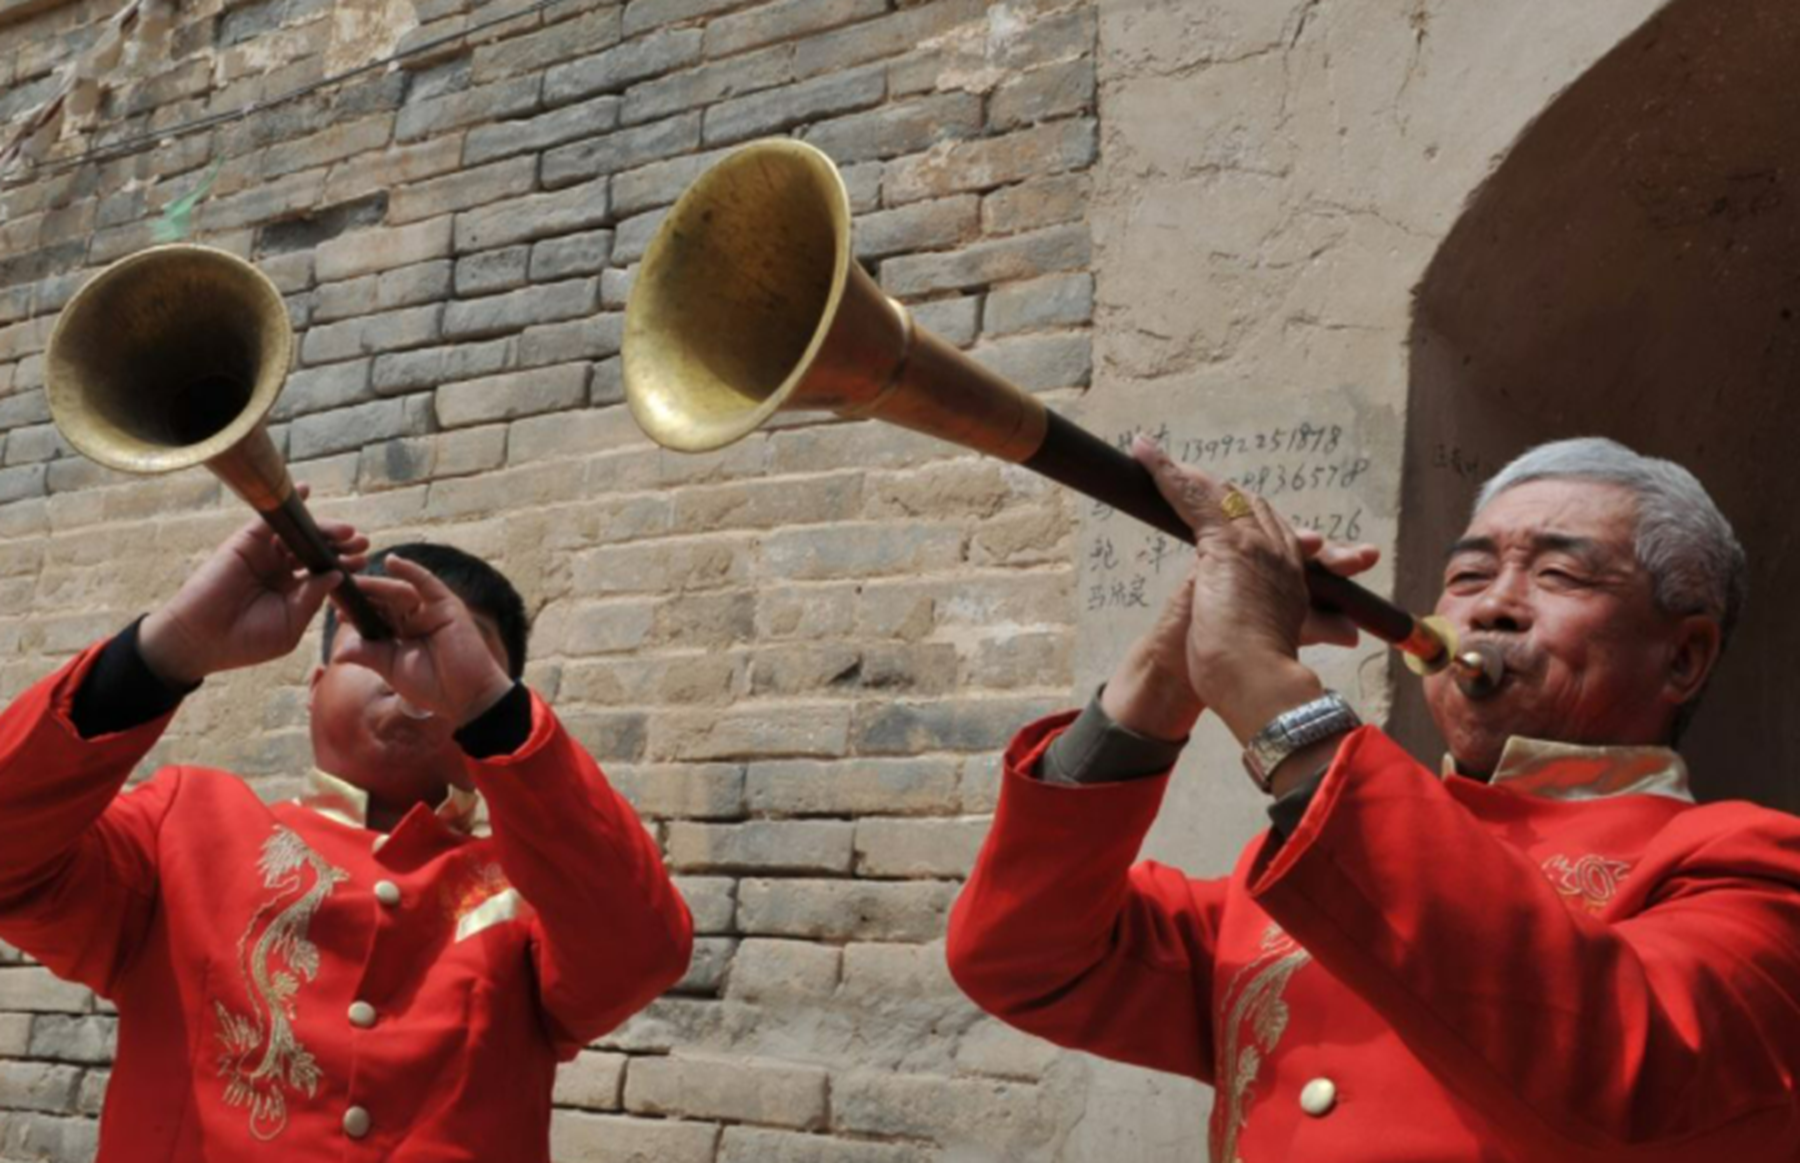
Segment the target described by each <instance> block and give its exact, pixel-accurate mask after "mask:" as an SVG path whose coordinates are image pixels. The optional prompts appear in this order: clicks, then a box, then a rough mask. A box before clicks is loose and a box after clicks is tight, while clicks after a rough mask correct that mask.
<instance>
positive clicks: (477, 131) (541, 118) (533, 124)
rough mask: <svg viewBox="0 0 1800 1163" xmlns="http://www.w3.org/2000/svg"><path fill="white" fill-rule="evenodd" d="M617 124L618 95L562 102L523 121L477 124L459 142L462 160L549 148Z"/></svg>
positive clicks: (466, 162)
mask: <svg viewBox="0 0 1800 1163" xmlns="http://www.w3.org/2000/svg"><path fill="white" fill-rule="evenodd" d="M618 124H619V98H617V97H610V96H609V97H596V98H594V99H593V100H591V101H583V102H581V103H580V104H577V105H565V106H563V107H562V108H560V109H553V110H551V111H550V112H548V113H542V114H539V115H538V116H536V117H533V118H530V119H528V120H523V121H500V122H496V123H495V124H492V125H478V126H476V127H475V128H474V129H471V130H470V131H469V137H468V140H467V141H466V142H465V143H464V145H463V164H464V165H479V164H481V163H482V162H488V161H494V160H496V159H499V158H503V157H511V156H513V155H514V154H520V153H528V152H531V151H534V150H544V149H549V148H550V147H551V146H556V145H561V144H562V143H563V142H565V141H573V140H575V139H576V138H578V137H592V136H593V135H594V134H597V133H605V132H606V131H607V130H609V129H612V128H613V127H615V126H617V125H618Z"/></svg>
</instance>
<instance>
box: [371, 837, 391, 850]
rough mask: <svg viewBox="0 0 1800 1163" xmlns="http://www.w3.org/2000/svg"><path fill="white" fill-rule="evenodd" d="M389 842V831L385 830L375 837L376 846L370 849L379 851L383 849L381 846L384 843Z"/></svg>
mask: <svg viewBox="0 0 1800 1163" xmlns="http://www.w3.org/2000/svg"><path fill="white" fill-rule="evenodd" d="M387 842H388V838H387V833H386V832H383V833H382V834H381V835H379V836H377V837H375V846H374V847H372V848H370V849H369V851H371V852H379V851H381V846H382V845H383V844H386V843H387Z"/></svg>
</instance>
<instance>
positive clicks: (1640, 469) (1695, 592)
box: [1475, 436, 1750, 641]
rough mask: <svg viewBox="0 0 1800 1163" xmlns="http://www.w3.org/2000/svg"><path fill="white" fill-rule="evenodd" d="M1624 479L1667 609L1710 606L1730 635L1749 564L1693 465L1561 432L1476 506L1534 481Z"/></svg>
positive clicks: (1643, 555) (1706, 610)
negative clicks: (1561, 437)
mask: <svg viewBox="0 0 1800 1163" xmlns="http://www.w3.org/2000/svg"><path fill="white" fill-rule="evenodd" d="M1538 480H1583V481H1598V482H1601V483H1603V484H1611V485H1622V486H1624V487H1625V488H1627V489H1630V490H1631V492H1632V493H1633V494H1634V495H1635V496H1636V497H1637V502H1638V522H1637V559H1638V564H1640V565H1642V566H1643V567H1644V571H1645V572H1646V573H1648V574H1649V575H1650V584H1651V592H1652V594H1653V595H1654V596H1655V598H1656V604H1657V605H1658V606H1659V607H1660V608H1661V609H1662V610H1663V611H1664V612H1665V613H1669V614H1709V615H1711V616H1712V617H1713V618H1715V619H1717V621H1718V623H1719V630H1720V637H1721V639H1722V640H1725V641H1728V640H1729V639H1730V637H1731V631H1732V629H1733V628H1734V627H1735V626H1736V625H1737V620H1738V615H1739V613H1740V612H1741V611H1742V610H1743V607H1744V598H1745V596H1746V594H1747V593H1748V592H1749V588H1750V583H1749V576H1748V575H1749V566H1748V563H1747V560H1746V558H1745V556H1744V547H1743V546H1742V545H1741V544H1739V542H1738V539H1737V534H1736V533H1734V532H1732V529H1731V522H1729V521H1727V520H1726V519H1725V515H1724V514H1723V513H1721V512H1719V507H1718V506H1717V505H1715V504H1713V499H1712V497H1711V496H1710V495H1709V494H1708V493H1707V491H1706V489H1705V487H1704V486H1702V485H1701V483H1700V482H1699V480H1697V479H1696V478H1695V476H1694V474H1693V473H1691V472H1689V471H1688V470H1687V469H1685V468H1682V467H1681V466H1680V465H1678V464H1676V463H1675V462H1674V461H1669V460H1659V459H1657V458H1656V457H1653V456H1641V455H1639V454H1638V453H1635V452H1633V451H1632V450H1631V449H1629V448H1626V447H1625V446H1624V445H1623V444H1620V443H1619V442H1618V441H1616V440H1607V439H1606V438H1604V437H1599V436H1587V437H1581V438H1579V439H1575V440H1557V441H1553V442H1551V443H1549V444H1540V445H1538V446H1537V447H1536V448H1533V449H1531V450H1530V451H1528V452H1525V453H1523V454H1521V455H1520V456H1519V457H1517V458H1516V459H1514V460H1513V462H1512V463H1511V464H1508V465H1507V466H1506V467H1505V468H1503V469H1501V470H1500V471H1499V472H1497V473H1495V474H1494V476H1493V479H1491V480H1489V481H1488V482H1487V484H1485V485H1483V486H1482V488H1481V495H1480V496H1479V497H1477V498H1476V500H1475V511H1476V512H1480V511H1481V510H1482V508H1483V507H1485V506H1486V505H1487V503H1488V502H1489V501H1491V500H1493V499H1494V498H1495V497H1497V496H1499V495H1500V494H1501V493H1503V492H1505V491H1506V490H1507V489H1510V488H1513V487H1515V486H1517V485H1522V484H1525V483H1526V482H1528V481H1538Z"/></svg>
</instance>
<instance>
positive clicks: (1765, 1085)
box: [948, 439, 1800, 1163]
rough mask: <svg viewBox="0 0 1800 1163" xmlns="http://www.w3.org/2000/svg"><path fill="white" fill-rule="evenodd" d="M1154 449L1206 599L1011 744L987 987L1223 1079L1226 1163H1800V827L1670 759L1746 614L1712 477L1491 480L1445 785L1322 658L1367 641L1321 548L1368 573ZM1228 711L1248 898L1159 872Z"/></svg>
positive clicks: (1215, 1154)
mask: <svg viewBox="0 0 1800 1163" xmlns="http://www.w3.org/2000/svg"><path fill="white" fill-rule="evenodd" d="M1134 453H1135V455H1137V457H1138V458H1139V459H1140V460H1141V461H1143V462H1144V463H1145V464H1146V465H1147V466H1148V467H1149V468H1150V470H1151V471H1152V473H1153V474H1154V475H1155V477H1156V479H1157V481H1158V484H1159V485H1160V487H1161V488H1162V490H1163V493H1164V495H1165V496H1167V497H1168V498H1169V500H1170V502H1171V503H1172V504H1174V505H1175V507H1176V508H1177V509H1178V511H1180V512H1181V513H1182V515H1183V516H1184V517H1185V518H1186V519H1187V520H1188V521H1189V522H1190V524H1192V526H1193V528H1194V531H1195V540H1196V545H1197V552H1196V556H1195V559H1194V564H1193V569H1192V574H1191V578H1190V581H1189V584H1187V585H1185V586H1183V587H1182V588H1181V589H1180V590H1179V591H1178V593H1177V594H1176V595H1175V597H1174V598H1173V599H1172V601H1171V603H1170V605H1169V606H1168V608H1167V610H1166V611H1165V612H1164V615H1163V617H1162V618H1161V619H1160V620H1159V622H1158V624H1157V625H1156V626H1155V627H1154V628H1153V629H1152V630H1151V631H1150V633H1149V634H1147V635H1146V636H1145V637H1144V638H1142V639H1141V640H1139V641H1138V642H1137V643H1136V644H1135V645H1134V646H1133V647H1132V648H1131V650H1130V651H1129V652H1128V653H1127V655H1126V657H1125V659H1124V661H1123V662H1122V663H1121V665H1120V666H1119V668H1118V670H1117V671H1116V672H1115V673H1114V675H1113V677H1112V679H1111V680H1110V681H1109V682H1108V683H1107V684H1106V686H1105V687H1103V688H1102V690H1101V692H1100V694H1099V695H1097V696H1096V698H1095V699H1094V701H1093V702H1092V703H1091V704H1090V705H1089V706H1088V708H1087V709H1086V710H1085V711H1083V712H1082V713H1081V714H1080V715H1079V716H1077V715H1075V714H1073V713H1066V714H1063V715H1059V716H1054V717H1052V718H1050V719H1046V720H1044V721H1042V722H1039V723H1036V724H1033V725H1032V726H1030V727H1027V728H1026V729H1025V730H1024V731H1023V732H1022V733H1021V734H1020V735H1019V737H1018V738H1017V739H1016V740H1015V741H1014V743H1013V746H1012V747H1011V749H1010V750H1009V751H1008V754H1007V761H1006V776H1005V781H1004V784H1003V788H1002V792H1001V799H1000V804H999V807H998V809H997V811H996V813H995V818H994V826H993V830H992V832H991V834H990V835H989V837H988V841H987V844H986V846H985V847H984V849H983V850H982V854H981V856H980V858H979V860H978V861H977V863H976V868H975V871H974V873H973V874H972V875H971V877H970V880H969V883H968V886H967V888H966V889H965V890H964V892H963V894H962V897H961V899H960V900H959V901H958V902H957V906H956V910H955V913H954V914H953V916H952V919H951V926H950V939H949V946H948V956H949V960H950V967H951V971H952V973H953V974H954V975H955V977H956V979H957V981H958V982H959V983H960V984H961V985H962V987H963V989H964V990H965V991H967V992H968V993H969V995H970V996H971V997H973V998H974V999H975V1000H976V1001H977V1002H978V1003H980V1004H981V1005H982V1006H983V1007H984V1008H986V1009H988V1010H989V1011H991V1012H993V1013H994V1014H996V1015H998V1016H1000V1017H1001V1018H1003V1019H1005V1020H1006V1021H1008V1022H1010V1023H1012V1024H1014V1025H1016V1026H1018V1027H1019V1028H1021V1029H1024V1030H1027V1031H1029V1032H1032V1033H1035V1034H1038V1035H1040V1036H1042V1037H1045V1038H1048V1039H1050V1040H1051V1041H1054V1042H1057V1043H1059V1044H1061V1045H1064V1046H1069V1047H1074V1048H1079V1049H1084V1050H1089V1051H1092V1052H1094V1053H1097V1054H1101V1055H1104V1056H1107V1057H1111V1058H1117V1059H1120V1060H1123V1061H1127V1062H1132V1063H1136V1064H1138V1065H1142V1066H1149V1067H1152V1068H1156V1069H1161V1070H1168V1071H1173V1072H1176V1073H1181V1074H1185V1075H1188V1076H1190V1077H1193V1078H1196V1079H1199V1080H1201V1081H1203V1082H1206V1083H1208V1084H1210V1085H1211V1086H1213V1087H1214V1088H1215V1090H1216V1101H1215V1103H1214V1108H1213V1116H1212V1127H1211V1130H1212V1158H1213V1159H1214V1160H1216V1161H1219V1163H1259V1161H1263V1160H1284V1159H1308V1160H1314V1159H1317V1160H1370V1161H1374V1160H1380V1161H1381V1163H1403V1161H1411V1160H1416V1161H1420V1163H1423V1161H1425V1160H1431V1161H1434V1163H1442V1161H1444V1160H1464V1159H1467V1160H1516V1161H1520V1163H1526V1161H1529V1163H1555V1161H1562V1160H1570V1161H1573V1160H1595V1161H1599V1160H1671V1161H1673V1160H1696V1159H1709V1160H1710V1159H1730V1160H1732V1161H1733V1163H1761V1161H1764V1160H1767V1161H1769V1163H1775V1161H1777V1160H1782V1161H1787V1160H1792V1159H1794V1158H1796V1157H1800V1102H1797V1101H1796V1094H1795V1086H1796V1082H1795V1080H1796V1078H1800V821H1795V820H1793V819H1792V818H1790V817H1788V816H1786V815H1783V814H1780V813H1776V812H1771V811H1767V810H1764V809H1761V808H1757V807H1754V806H1752V805H1749V804H1743V803H1721V804H1711V805H1707V806H1698V805H1696V804H1695V803H1694V800H1693V797H1692V795H1691V794H1690V793H1689V791H1688V781H1687V772H1686V769H1685V767H1684V766H1683V764H1682V761H1681V759H1680V757H1679V756H1678V755H1677V754H1676V753H1675V752H1674V751H1673V750H1672V749H1671V748H1672V747H1673V746H1674V744H1675V743H1676V741H1677V740H1678V739H1679V737H1680V734H1681V730H1682V728H1683V726H1684V725H1685V723H1686V722H1687V719H1688V717H1689V716H1690V715H1691V713H1692V710H1693V707H1694V705H1695V703H1696V701H1697V700H1698V698H1699V696H1700V694H1701V692H1702V690H1703V689H1704V688H1705V686H1706V683H1707V680H1708V678H1709V677H1710V676H1711V674H1712V672H1713V670H1714V667H1715V666H1716V664H1717V662H1718V659H1719V655H1720V652H1721V651H1722V650H1723V648H1724V645H1725V642H1726V640H1727V638H1728V637H1729V636H1730V632H1731V628H1732V626H1733V625H1734V623H1735V622H1736V620H1737V615H1738V611H1739V608H1740V607H1741V605H1742V603H1743V600H1744V592H1745V582H1744V575H1745V563H1744V553H1743V550H1742V548H1741V547H1740V546H1739V544H1738V542H1737V539H1736V537H1735V536H1734V535H1733V534H1732V531H1731V527H1730V525H1729V523H1728V522H1726V520H1725V518H1724V517H1723V516H1722V515H1721V514H1720V513H1719V511H1718V509H1717V508H1716V507H1715V506H1714V505H1713V503H1712V500H1711V499H1710V498H1709V497H1708V496H1707V494H1706V491H1705V490H1704V489H1703V488H1702V487H1701V486H1700V484H1699V482H1698V481H1696V480H1695V479H1694V477H1693V476H1692V474H1690V473H1688V472H1687V471H1686V470H1684V469H1682V468H1680V467H1679V466H1677V465H1674V464H1671V463H1669V462H1667V461H1662V460H1655V459H1652V458H1648V457H1643V456H1639V455H1637V454H1636V453H1634V452H1632V451H1630V450H1629V449H1626V448H1624V447H1623V446H1621V445H1618V444H1616V443H1613V442H1612V441H1607V440H1598V439H1584V440H1569V441H1562V442H1558V443H1555V444H1548V445H1544V446H1541V447H1539V448H1536V449H1534V450H1532V451H1530V452H1528V453H1526V454H1525V455H1524V456H1522V457H1520V458H1519V459H1518V460H1516V461H1514V462H1513V463H1512V464H1510V465H1508V466H1507V467H1506V468H1505V469H1504V470H1502V471H1501V472H1500V474H1499V475H1498V476H1496V477H1495V478H1494V479H1493V480H1492V481H1491V482H1489V484H1488V485H1487V487H1486V488H1485V489H1484V490H1483V491H1482V494H1481V496H1480V499H1479V501H1478V502H1477V504H1476V507H1475V512H1474V515H1473V517H1472V519H1471V521H1470V524H1469V527H1468V529H1467V531H1466V532H1465V534H1464V536H1463V537H1461V538H1460V539H1459V540H1458V541H1457V542H1456V543H1455V544H1454V545H1453V546H1452V547H1451V548H1450V552H1449V554H1448V557H1447V559H1446V567H1445V571H1444V589H1443V594H1442V597H1441V598H1440V599H1439V602H1438V606H1437V612H1438V614H1439V615H1440V616H1441V617H1443V618H1444V619H1446V620H1447V621H1448V622H1449V623H1450V625H1451V626H1452V627H1453V628H1454V629H1455V630H1456V632H1457V633H1458V634H1459V635H1460V636H1461V637H1462V639H1463V641H1464V642H1466V643H1472V644H1481V645H1482V646H1483V648H1484V649H1486V650H1488V651H1490V652H1491V653H1492V654H1494V655H1496V656H1497V657H1498V658H1500V659H1502V660H1503V661H1504V664H1505V665H1504V672H1503V674H1502V676H1501V677H1500V679H1499V681H1498V683H1497V684H1494V685H1492V686H1491V687H1485V688H1484V687H1480V686H1476V685H1473V684H1471V685H1470V686H1469V687H1467V688H1465V686H1463V685H1459V684H1458V683H1457V682H1455V681H1453V680H1452V679H1451V678H1449V677H1447V676H1443V675H1440V676H1436V677H1433V678H1431V679H1429V680H1428V681H1427V687H1426V694H1427V700H1428V702H1429V705H1430V707H1431V711H1432V716H1433V718H1434V719H1435V720H1436V722H1437V724H1438V726H1439V728H1440V729H1441V730H1442V732H1443V734H1444V738H1445V740H1446V742H1447V744H1448V750H1449V754H1448V755H1447V756H1446V759H1445V764H1444V770H1443V773H1442V775H1441V776H1440V775H1438V774H1436V773H1433V772H1432V771H1430V770H1428V769H1426V768H1424V767H1422V766H1421V765H1420V764H1419V763H1418V762H1416V761H1415V760H1413V759H1412V758H1410V757H1409V756H1407V755H1406V754H1405V753H1404V752H1402V751H1401V750H1400V749H1399V748H1398V747H1397V746H1395V744H1394V743H1393V742H1392V741H1391V740H1390V739H1388V738H1387V736H1386V735H1384V734H1383V733H1382V732H1381V731H1380V730H1379V729H1377V728H1374V727H1369V726H1363V725H1362V724H1361V723H1360V722H1359V721H1358V719H1357V717H1356V714H1355V712H1354V711H1353V710H1352V709H1351V708H1350V707H1349V706H1348V705H1347V704H1346V703H1345V702H1344V701H1343V699H1341V698H1340V697H1338V696H1337V695H1335V694H1332V693H1330V692H1327V691H1325V690H1324V688H1323V687H1322V685H1321V684H1320V681H1319V679H1318V676H1317V675H1315V674H1314V673H1313V672H1312V671H1311V670H1310V669H1309V668H1307V667H1306V666H1305V665H1303V664H1302V663H1301V662H1300V661H1299V658H1298V650H1299V647H1300V646H1302V645H1304V644H1307V643H1312V642H1354V640H1355V631H1354V629H1353V628H1351V627H1348V626H1347V625H1345V624H1344V623H1342V622H1341V621H1339V620H1336V619H1333V618H1330V617H1327V616H1325V615H1322V614H1320V613H1319V612H1317V611H1314V610H1311V609H1310V608H1309V604H1308V600H1307V593H1306V587H1305V584H1304V581H1303V577H1302V564H1303V562H1304V560H1305V558H1307V557H1309V556H1317V557H1319V558H1320V559H1321V560H1322V561H1323V562H1324V563H1325V564H1326V566H1327V567H1328V568H1331V569H1334V570H1336V571H1338V572H1340V573H1346V574H1349V573H1357V572H1361V571H1362V570H1365V569H1367V568H1368V567H1369V566H1370V565H1372V564H1373V562H1374V560H1375V551H1374V549H1373V548H1372V547H1368V546H1360V547H1344V546H1325V545H1323V544H1321V543H1320V541H1319V540H1318V539H1317V538H1316V537H1311V536H1309V535H1305V534H1296V533H1295V532H1294V531H1293V530H1291V529H1290V528H1289V527H1288V526H1287V525H1286V523H1285V522H1283V521H1282V520H1281V519H1280V518H1279V517H1278V516H1276V515H1275V513H1274V511H1273V510H1272V509H1270V507H1269V506H1268V504H1267V503H1266V502H1264V501H1262V500H1260V499H1255V498H1250V497H1246V496H1245V495H1244V494H1242V493H1240V492H1238V491H1237V490H1236V489H1233V488H1231V487H1229V486H1226V485H1224V484H1222V483H1220V482H1218V481H1216V480H1214V479H1212V478H1211V477H1208V476H1207V475H1205V474H1204V473H1200V472H1198V471H1195V470H1192V469H1187V468H1182V467H1180V466H1177V465H1175V464H1174V463H1172V462H1171V461H1169V460H1168V458H1167V457H1165V456H1164V455H1163V454H1162V452H1161V450H1159V449H1157V448H1156V447H1155V446H1154V445H1151V444H1149V443H1148V442H1140V443H1139V445H1138V446H1137V447H1136V448H1135V449H1134ZM1207 708H1210V709H1212V710H1213V711H1214V712H1216V713H1217V714H1218V715H1219V717H1220V718H1221V719H1222V720H1223V721H1224V723H1225V725H1226V726H1227V727H1228V728H1229V729H1230V730H1231V731H1232V733H1233V734H1234V735H1235V736H1236V737H1237V738H1238V739H1239V740H1240V741H1241V742H1242V743H1243V744H1244V745H1245V766H1246V767H1247V768H1248V769H1249V771H1250V774H1251V777H1252V778H1253V779H1254V780H1255V782H1256V783H1257V785H1258V786H1259V787H1260V788H1261V789H1262V790H1263V791H1264V792H1265V793H1267V794H1268V795H1270V796H1271V798H1272V805H1271V807H1270V817H1271V819H1272V822H1273V827H1271V828H1270V830H1269V831H1268V832H1266V833H1265V834H1264V835H1262V836H1261V837H1259V838H1258V839H1257V840H1256V841H1254V842H1253V843H1252V844H1251V846H1250V847H1249V849H1248V850H1247V851H1246V852H1245V854H1244V856H1243V858H1242V859H1241V860H1240V861H1239V863H1238V866H1237V868H1236V870H1235V871H1234V872H1233V874H1232V875H1231V876H1230V877H1228V878H1225V879H1221V880H1196V879H1191V878H1189V877H1187V876H1185V875H1183V874H1181V873H1180V872H1178V871H1176V870H1174V869H1170V868H1165V867H1162V866H1159V865H1157V864H1154V863H1149V862H1145V863H1141V864H1135V865H1134V864H1133V860H1134V858H1135V856H1136V853H1137V850H1138V847H1139V845H1140V843H1141V842H1142V840H1143V837H1144V835H1145V833H1146V832H1147V831H1148V830H1149V827H1150V825H1151V823H1152V822H1153V821H1154V819H1155V816H1156V812H1157V808H1158V806H1159V804H1160V801H1161V797H1162V793H1163V790H1164V787H1165V785H1166V783H1167V780H1168V773H1169V770H1170V768H1171V767H1172V766H1173V765H1174V761H1175V758H1176V756H1177V754H1178V753H1179V751H1180V749H1181V746H1182V744H1183V743H1184V742H1185V741H1186V738H1187V736H1188V733H1189V732H1190V730H1191V729H1192V727H1193V725H1194V723H1195V722H1196V721H1197V720H1198V718H1199V716H1200V715H1201V713H1202V712H1203V711H1204V710H1206V709H1207Z"/></svg>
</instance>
